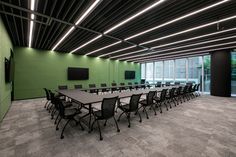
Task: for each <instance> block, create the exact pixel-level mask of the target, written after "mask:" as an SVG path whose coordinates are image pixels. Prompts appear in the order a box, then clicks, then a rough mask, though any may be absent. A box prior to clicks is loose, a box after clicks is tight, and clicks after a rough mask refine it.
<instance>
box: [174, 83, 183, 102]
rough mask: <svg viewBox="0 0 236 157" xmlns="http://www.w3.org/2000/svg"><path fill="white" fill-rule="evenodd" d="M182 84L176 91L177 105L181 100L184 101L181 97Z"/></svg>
mask: <svg viewBox="0 0 236 157" xmlns="http://www.w3.org/2000/svg"><path fill="white" fill-rule="evenodd" d="M182 89H183V88H182V86H180V87H178V88H177V89H176V91H175V93H174V99H175V101H176V102H177V105H179V101H180V102H181V103H182V99H181V91H182Z"/></svg>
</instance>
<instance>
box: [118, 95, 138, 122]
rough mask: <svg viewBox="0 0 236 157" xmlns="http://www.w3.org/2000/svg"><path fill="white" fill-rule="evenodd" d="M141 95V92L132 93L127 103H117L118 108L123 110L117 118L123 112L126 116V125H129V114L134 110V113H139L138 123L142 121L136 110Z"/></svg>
mask: <svg viewBox="0 0 236 157" xmlns="http://www.w3.org/2000/svg"><path fill="white" fill-rule="evenodd" d="M141 95H142V94H134V95H132V96H131V98H130V101H129V104H126V103H121V104H119V105H118V108H119V109H121V110H122V111H123V112H122V113H121V114H120V116H119V118H118V121H120V117H121V116H122V115H123V114H124V113H125V114H126V117H127V120H128V123H129V125H128V127H130V114H131V113H132V112H135V113H138V115H139V118H140V120H139V122H140V123H141V122H142V118H141V115H140V113H139V111H138V105H139V99H140V97H141Z"/></svg>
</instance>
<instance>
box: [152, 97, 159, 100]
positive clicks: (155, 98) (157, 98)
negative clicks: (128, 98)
mask: <svg viewBox="0 0 236 157" xmlns="http://www.w3.org/2000/svg"><path fill="white" fill-rule="evenodd" d="M153 99H154V100H155V101H160V100H161V98H160V97H154V98H153Z"/></svg>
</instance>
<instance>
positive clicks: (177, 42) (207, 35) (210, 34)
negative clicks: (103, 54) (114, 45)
mask: <svg viewBox="0 0 236 157" xmlns="http://www.w3.org/2000/svg"><path fill="white" fill-rule="evenodd" d="M234 30H236V27H235V28H231V29H227V30H223V31H219V32H214V33H209V34H205V35H201V36H196V37H193V38H187V39H184V40H179V41H176V42H172V43H168V44H163V45H159V46H154V47H151V49H152V50H153V49H156V48H161V47H165V46H170V45H174V44H179V43H183V42H187V41H191V40H196V39H200V38H204V37H209V36H212V35H217V34H222V33H226V32H230V31H234ZM131 54H135V53H133V52H129V53H125V54H123V55H117V56H114V57H111V58H119V57H121V56H126V55H131ZM133 57H134V56H133Z"/></svg>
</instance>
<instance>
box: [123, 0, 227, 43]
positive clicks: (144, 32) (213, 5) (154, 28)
mask: <svg viewBox="0 0 236 157" xmlns="http://www.w3.org/2000/svg"><path fill="white" fill-rule="evenodd" d="M227 1H229V0H223V1H220V2H217V3H215V4H212V5H209V6H207V7H204V8H202V9H199V10H196V11H194V12H191V13H188V14H186V15H184V16H181V17H178V18H176V19H174V20H171V21H168V22H166V23H163V24H161V25H158V26H156V27H153V28H150V29H148V30H145V31H142V32H140V33H137V34H135V35H132V36H130V37H127V38H125V40H130V39H133V38H135V37H138V36H140V35H143V34H146V33H148V32H151V31H153V30H156V29H158V28H161V27H164V26H166V25H169V24H172V23H174V22H177V21H180V20H182V19H185V18H187V17H190V16H193V15H196V14H198V13H200V12H203V11H206V10H208V9H211V8H213V7H216V6H218V5H220V4H222V3H225V2H227Z"/></svg>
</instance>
